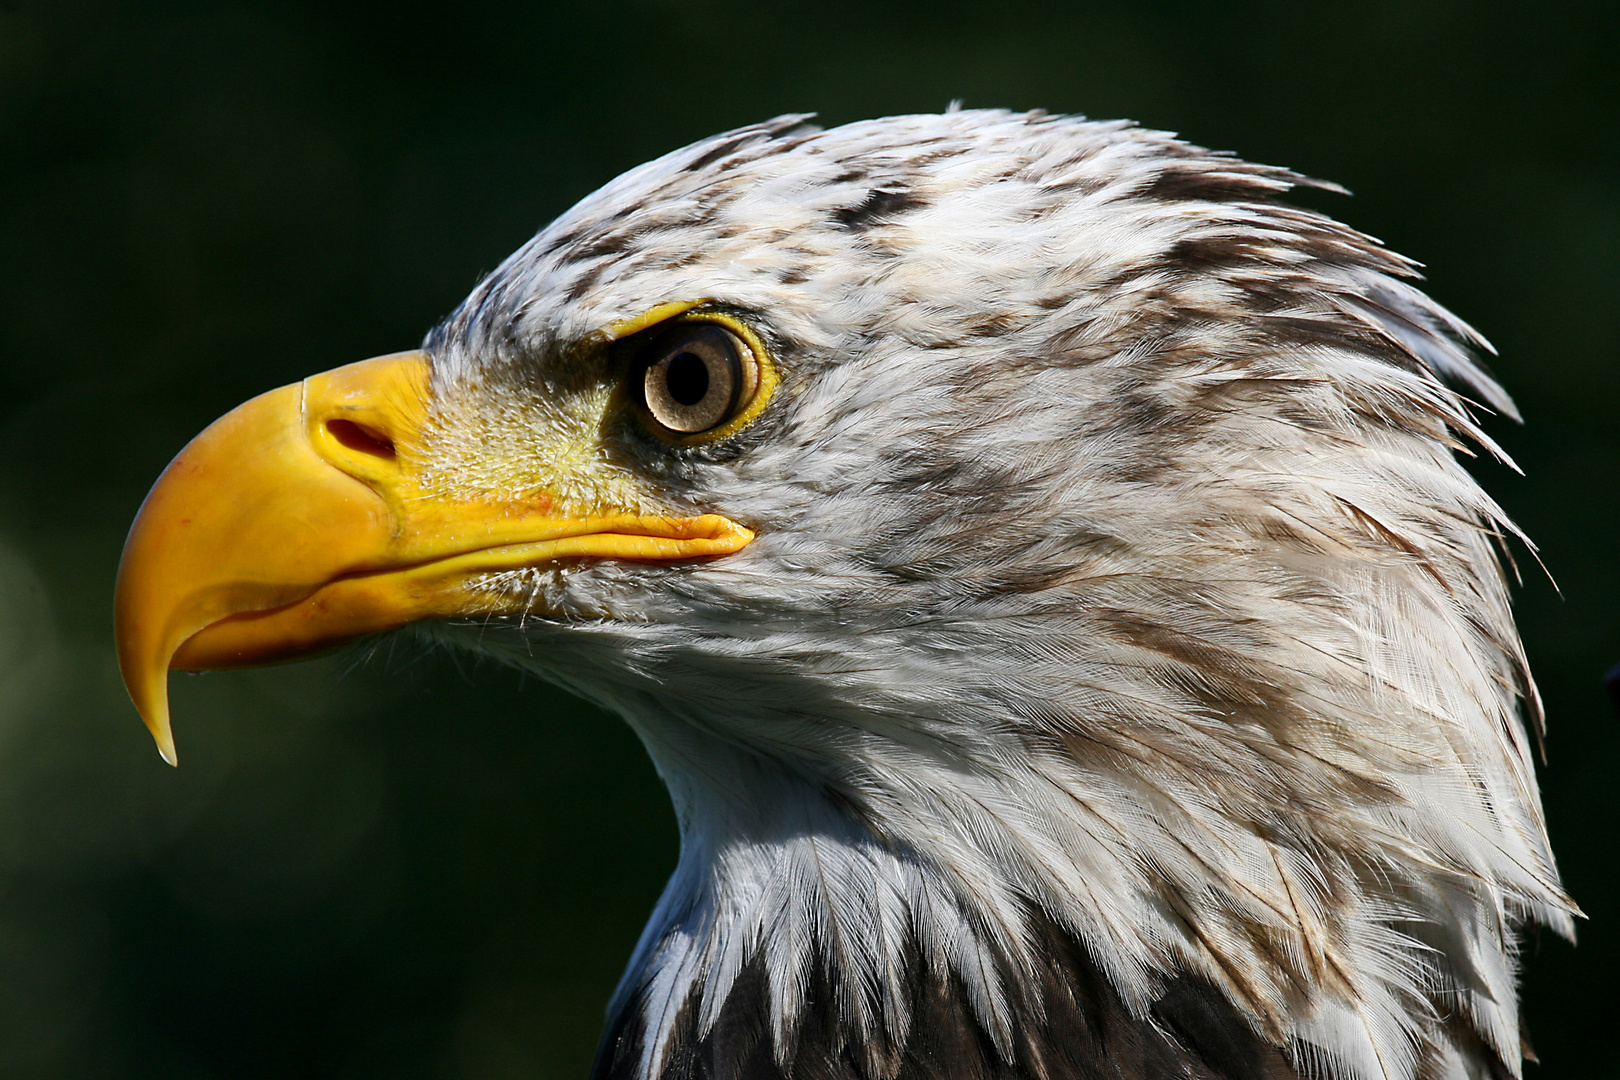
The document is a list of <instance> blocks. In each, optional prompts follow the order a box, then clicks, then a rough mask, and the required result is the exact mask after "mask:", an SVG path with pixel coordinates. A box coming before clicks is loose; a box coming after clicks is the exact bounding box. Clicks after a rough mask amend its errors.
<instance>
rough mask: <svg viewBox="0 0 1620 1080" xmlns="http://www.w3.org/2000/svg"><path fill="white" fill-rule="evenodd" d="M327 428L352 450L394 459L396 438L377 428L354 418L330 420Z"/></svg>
mask: <svg viewBox="0 0 1620 1080" xmlns="http://www.w3.org/2000/svg"><path fill="white" fill-rule="evenodd" d="M326 430H327V432H328V433H329V434H330V435H331V436H332V438H334V439H336V440H337V441H338V442H339V443H341V444H343V445H344V446H346V447H348V448H349V449H350V450H353V451H356V452H357V453H361V454H370V455H371V456H372V457H377V458H383V459H384V460H387V461H392V460H394V457H395V456H396V451H395V450H394V440H393V439H390V438H389V437H388V436H387V435H384V434H383V433H382V432H380V431H378V430H377V429H376V428H373V427H367V426H366V425H365V424H357V423H355V422H354V421H353V420H328V421H327V422H326Z"/></svg>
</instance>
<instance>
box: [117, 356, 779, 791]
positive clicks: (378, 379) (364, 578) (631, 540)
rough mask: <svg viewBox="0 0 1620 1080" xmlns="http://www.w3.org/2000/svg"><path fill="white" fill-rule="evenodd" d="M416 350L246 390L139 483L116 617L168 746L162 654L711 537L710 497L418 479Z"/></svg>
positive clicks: (250, 655) (344, 619) (262, 659)
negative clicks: (431, 488) (651, 497)
mask: <svg viewBox="0 0 1620 1080" xmlns="http://www.w3.org/2000/svg"><path fill="white" fill-rule="evenodd" d="M427 387H428V366H427V361H426V359H425V358H424V357H423V356H422V355H421V354H419V353H401V354H399V355H396V356H384V357H378V358H377V359H374V360H366V361H363V362H361V363H358V364H351V365H349V366H347V367H342V368H338V369H336V370H334V371H328V372H326V373H324V374H321V375H314V376H311V377H310V378H308V379H305V380H304V381H303V382H302V383H298V384H296V385H293V386H284V387H282V388H281V389H279V390H272V391H270V392H269V393H267V394H263V395H261V396H260V397H257V398H254V399H253V400H252V401H249V402H247V403H246V404H245V405H242V406H239V407H238V408H236V409H234V410H233V411H231V412H229V413H227V414H226V415H225V416H223V417H221V418H220V419H219V420H216V421H215V422H214V423H213V424H212V425H210V426H209V427H208V428H207V430H205V431H204V432H203V433H202V434H201V435H198V436H197V437H196V438H195V439H193V440H192V441H191V443H190V445H188V446H187V447H186V448H185V449H184V450H182V451H181V452H180V454H179V456H177V457H176V458H175V459H174V461H172V462H171V463H170V464H169V467H168V468H167V469H166V470H164V472H163V475H162V476H161V477H159V478H158V482H157V483H156V484H155V485H154V486H153V488H152V491H151V493H150V494H148V495H147V497H146V502H145V503H144V504H142V506H141V510H140V513H139V514H138V515H137V516H136V518H135V524H134V525H133V526H132V527H131V528H130V532H129V539H128V540H127V541H126V542H125V544H124V555H123V559H122V560H121V561H120V563H119V567H118V590H117V598H116V601H115V615H114V624H115V632H116V636H117V641H118V665H119V667H120V669H122V671H123V675H124V685H125V686H126V687H128V689H129V694H130V697H131V698H133V699H134V702H135V707H136V708H137V709H139V710H140V713H141V717H142V718H143V719H144V720H145V721H146V726H147V727H148V728H149V729H150V730H151V732H152V736H153V738H155V739H156V740H157V744H158V751H159V752H160V753H161V754H162V755H163V757H164V759H165V760H167V761H168V762H169V763H170V764H174V763H175V761H176V758H175V751H174V736H173V733H172V732H171V730H170V726H169V704H168V672H169V669H170V668H178V669H180V670H183V671H201V670H207V669H213V668H229V667H242V666H247V665H250V664H262V663H267V662H270V661H274V660H285V659H292V658H295V657H298V656H304V655H307V654H310V653H314V652H318V651H320V650H322V649H327V648H330V647H332V646H335V645H338V644H341V643H342V642H345V641H350V640H353V639H354V638H357V637H362V636H364V635H367V634H375V633H380V632H382V631H385V630H392V629H394V628H396V627H399V626H403V625H405V624H406V623H410V622H416V621H418V620H421V619H428V618H435V617H447V616H457V615H474V614H480V615H481V614H491V613H501V612H505V611H509V610H517V607H516V605H517V604H518V601H515V600H512V599H503V598H502V597H501V596H499V595H496V594H492V593H489V592H483V591H480V590H479V589H477V588H476V587H475V582H476V579H478V578H479V577H481V576H483V575H486V574H491V573H496V572H499V571H502V570H514V569H519V568H522V567H529V566H536V565H540V564H543V563H546V562H548V561H550V560H554V559H560V558H576V557H587V558H616V559H638V560H659V561H663V560H674V559H690V558H698V557H703V556H713V555H725V554H730V553H731V552H734V551H737V550H739V549H741V548H742V547H743V546H744V545H746V544H747V543H748V542H749V541H750V540H752V539H753V538H754V534H753V533H752V532H750V531H749V530H748V529H745V528H743V527H742V526H741V525H738V524H737V523H735V522H733V521H731V520H729V519H727V518H724V517H720V516H718V515H713V514H706V515H703V516H700V517H693V518H664V517H647V516H639V515H634V514H625V513H618V512H604V513H602V514H593V513H589V512H587V513H585V514H568V515H559V514H557V513H555V512H554V507H553V501H552V499H551V498H550V496H548V495H546V494H540V495H537V496H533V497H529V498H525V499H523V500H521V501H516V502H499V501H493V500H478V499H474V500H467V501H459V500H451V499H446V498H442V497H437V496H433V495H429V494H426V493H424V491H423V490H422V489H421V488H420V487H419V485H418V481H419V477H418V475H417V474H416V472H415V469H414V466H413V461H412V458H411V454H410V453H409V450H410V448H413V447H417V446H420V445H422V441H423V440H422V436H423V428H424V425H425V423H426V418H427V415H428V409H427Z"/></svg>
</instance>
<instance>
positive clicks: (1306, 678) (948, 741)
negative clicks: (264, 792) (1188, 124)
mask: <svg viewBox="0 0 1620 1080" xmlns="http://www.w3.org/2000/svg"><path fill="white" fill-rule="evenodd" d="M1311 183H1313V182H1312V181H1309V180H1307V179H1305V178H1303V177H1301V176H1299V175H1297V174H1295V173H1293V172H1290V171H1288V170H1286V169H1279V168H1272V167H1266V166H1261V165H1255V164H1251V163H1248V162H1245V161H1242V160H1239V159H1238V158H1235V157H1231V156H1228V155H1224V154H1218V153H1212V152H1210V151H1207V150H1204V149H1201V148H1199V147H1196V146H1192V145H1189V144H1188V143H1185V142H1182V141H1179V140H1178V139H1176V138H1174V137H1172V136H1170V135H1168V134H1165V133H1162V132H1155V131H1149V130H1144V129H1141V128H1138V127H1134V126H1132V125H1129V124H1125V123H1094V122H1087V121H1084V120H1080V119H1076V118H1070V117H1061V116H1050V115H1046V114H1042V113H1030V114H1022V115H1015V114H1012V113H1007V112H999V111H953V112H948V113H946V114H943V115H937V116H909V117H895V118H890V119H885V120H876V121H871V122H867V123H858V124H851V125H848V126H845V127H839V128H835V129H832V130H827V131H823V130H820V129H818V128H815V127H812V126H809V125H807V124H806V123H805V122H804V118H803V117H786V118H782V119H778V120H775V121H771V122H769V123H765V124H760V125H756V126H753V127H747V128H743V129H740V130H737V131H733V132H730V133H727V134H724V135H720V136H717V137H715V138H712V139H708V140H705V141H703V142H700V143H697V144H695V145H693V146H690V147H687V148H685V149H682V150H678V151H676V152H674V153H671V154H668V155H666V156H665V157H662V158H660V159H658V160H656V161H653V162H651V163H649V164H647V165H644V166H641V167H640V168H637V169H634V170H632V171H631V172H629V173H626V174H625V175H624V176H622V177H620V178H619V179H617V180H615V181H613V182H612V183H610V184H608V185H607V186H606V187H604V188H603V189H601V190H600V191H598V192H596V193H595V194H593V195H591V196H589V197H588V198H586V199H585V200H584V201H583V202H581V203H579V204H578V205H577V206H575V207H574V208H573V209H572V210H570V211H568V212H567V213H565V214H564V215H563V216H562V217H561V218H559V219H558V220H557V221H555V222H554V223H552V224H551V225H550V226H548V227H547V228H545V229H544V230H542V231H541V232H540V233H539V234H538V235H537V236H536V237H535V238H534V239H533V240H531V241H530V242H529V243H528V244H526V245H525V246H524V247H522V248H521V249H520V250H518V251H517V252H516V253H515V254H514V255H512V256H511V258H509V259H508V260H506V262H505V263H504V264H503V265H501V266H500V268H499V269H497V270H496V271H495V272H494V273H493V274H491V275H490V276H489V278H488V279H487V280H485V281H484V282H483V283H482V284H481V285H479V286H478V287H477V289H475V290H474V292H473V293H472V295H471V296H470V297H468V299H467V300H466V301H465V302H464V303H463V304H462V305H461V306H460V308H458V309H457V310H456V311H455V312H454V313H453V314H452V315H451V316H450V317H449V318H448V319H447V320H446V321H445V322H444V323H443V324H442V325H440V326H439V327H438V328H437V329H435V330H433V331H432V332H431V333H430V334H429V335H428V337H427V340H426V342H425V343H424V345H423V347H422V348H421V350H420V351H418V352H414V353H408V354H400V355H396V356H391V357H383V358H379V359H376V360H371V361H366V362H364V363H361V364H356V365H352V366H350V367H346V368H341V369H338V370H336V371H333V372H328V373H326V374H323V375H317V376H313V377H311V378H309V379H306V380H305V381H304V382H303V383H301V384H298V385H295V386H290V387H284V388H282V389H280V390H275V391H271V392H270V393H268V394H266V395H265V396H263V397H261V398H258V399H255V400H254V401H252V402H249V403H248V404H247V405H244V406H242V407H241V408H239V409H237V410H236V411H234V412H232V413H230V414H229V415H227V416H226V417H224V418H222V419H221V420H220V421H218V422H217V423H216V424H215V425H213V426H212V427H210V428H209V429H208V430H207V431H205V432H204V433H203V434H202V435H200V436H198V438H197V439H196V440H195V441H194V442H193V443H192V444H191V445H190V446H188V447H187V448H186V449H185V450H183V451H182V452H181V453H180V455H179V456H178V457H177V458H176V459H175V461H174V463H173V464H171V465H170V466H169V469H168V471H167V472H166V473H165V474H164V476H163V478H162V479H160V480H159V482H158V484H157V486H156V487H155V488H154V489H153V491H152V494H151V495H150V496H149V498H148V500H147V503H146V504H145V506H144V507H143V509H142V511H141V514H140V517H139V519H138V520H137V522H136V524H135V527H134V529H133V531H132V533H131V536H130V540H129V543H128V546H127V548H126V551H125V556H124V562H123V565H122V568H121V572H120V581H119V587H118V599H117V605H118V606H117V615H118V641H119V653H120V661H121V663H122V665H123V667H124V671H125V677H126V680H127V682H128V685H129V687H130V690H131V693H132V695H133V697H134V699H135V701H136V704H137V705H138V706H139V707H140V709H141V711H142V713H143V714H144V715H145V717H146V719H147V722H148V724H149V725H150V726H151V727H152V730H153V732H154V734H155V735H156V736H157V738H158V742H159V745H160V748H161V749H162V750H163V752H164V754H165V756H166V757H168V758H169V759H170V760H171V761H172V760H173V758H174V748H173V740H172V737H171V735H170V729H169V721H168V712H167V705H166V691H165V689H164V687H165V680H166V674H167V671H168V670H169V669H170V668H171V667H175V668H184V669H200V668H214V667H229V666H235V665H240V664H247V663H257V662H261V661H265V660H270V659H279V658H284V657H288V656H293V655H297V654H300V653H304V652H310V651H315V650H319V649H323V648H327V647H330V646H332V645H334V644H337V643H340V642H343V641H347V640H350V639H353V638H355V637H357V636H361V635H368V634H374V633H379V632H383V631H387V630H391V629H394V628H397V627H400V626H403V625H405V624H408V623H409V624H420V625H421V626H423V627H424V628H426V629H427V631H428V632H429V633H430V634H431V635H433V636H434V637H436V638H439V639H442V640H445V641H451V642H460V643H462V644H464V645H466V646H468V647H472V648H477V649H481V650H484V651H486V652H492V653H495V654H498V655H499V656H501V657H502V658H504V659H505V660H507V661H510V662H511V663H513V664H517V665H520V666H522V667H524V668H526V669H529V670H532V671H535V672H538V673H539V674H541V675H543V676H545V677H546V678H548V679H551V680H554V681H555V682H557V683H559V684H561V685H563V686H565V687H566V688H568V689H569V690H571V691H573V692H574V693H576V694H578V695H580V696H582V697H584V698H587V699H589V700H591V701H594V702H596V703H598V704H600V705H602V706H604V707H606V708H608V709H610V710H612V711H614V712H617V713H619V714H620V715H622V716H623V717H624V718H625V719H626V720H627V721H628V722H629V723H630V724H631V725H632V727H633V728H634V729H635V731H636V732H637V733H638V735H639V736H640V737H641V739H642V741H643V742H644V743H645V745H646V747H647V749H648V752H649V753H650V754H651V756H652V759H653V761H654V762H655V764H656V765H657V768H658V770H659V772H660V774H661V775H662V777H663V779H664V780H665V782H666V783H667V785H668V787H669V790H670V794H671V796H672V798H673V800H674V803H675V807H676V811H677V816H678V819H679V822H680V829H681V855H680V861H679V864H678V867H677V869H676V870H675V873H674V876H673V877H672V879H671V881H670V883H669V886H668V888H667V890H666V891H665V893H664V896H663V898H662V900H661V901H660V902H659V905H658V907H657V909H656V911H655V913H654V914H653V917H652V920H651V922H650V923H649V925H648V927H647V930H646V932H645V934H644V936H643V938H642V940H641V942H640V944H639V946H638V947H637V949H636V952H635V954H634V956H633V958H632V960H631V962H630V965H629V968H628V971H627V972H626V974H625V976H624V980H623V982H622V984H621V986H620V989H619V991H618V994H617V996H616V998H615V1000H614V1002H613V1003H612V1005H611V1007H610V1010H609V1025H608V1029H607V1034H606V1036H605V1037H604V1040H603V1044H602V1049H601V1052H600V1054H599V1058H598V1064H597V1075H598V1076H599V1077H601V1078H603V1080H619V1078H626V1080H628V1078H637V1080H652V1078H657V1077H668V1078H682V1080H685V1078H712V1080H734V1078H743V1077H747V1078H775V1077H780V1078H786V1077H801V1076H802V1077H826V1078H850V1080H855V1078H859V1080H920V1078H924V1077H927V1078H958V1077H961V1078H967V1077H997V1078H1009V1080H1010V1078H1014V1077H1018V1078H1043V1080H1046V1078H1049V1080H1058V1078H1064V1077H1084V1078H1093V1077H1095V1078H1102V1077H1113V1078H1137V1077H1142V1078H1147V1077H1153V1078H1160V1077H1188V1078H1192V1077H1200V1078H1205V1077H1208V1078H1215V1077H1220V1078H1227V1080H1240V1078H1243V1080H1246V1078H1251V1077H1273V1078H1285V1077H1296V1076H1312V1077H1322V1078H1334V1080H1341V1078H1342V1080H1440V1078H1453V1077H1456V1078H1463V1077H1467V1078H1484V1077H1497V1078H1500V1077H1505V1076H1506V1077H1511V1076H1517V1075H1518V1071H1519V1060H1520V1054H1521V1051H1520V1046H1521V1041H1520V1033H1519V1021H1518V1010H1517V1004H1516V988H1515V953H1516V946H1515V934H1516V932H1517V931H1518V929H1519V928H1520V927H1522V926H1524V925H1525V924H1527V923H1540V924H1545V925H1548V926H1551V927H1553V928H1554V929H1556V930H1558V931H1559V932H1563V933H1567V932H1568V931H1569V927H1570V919H1571V915H1572V913H1573V911H1574V908H1573V905H1572V904H1571V902H1570V901H1569V900H1568V898H1567V897H1566V896H1565V895H1564V893H1563V891H1562V890H1561V888H1560V886H1559V883H1558V878H1557V873H1556V871H1555V869H1554V866H1553V860H1552V855H1551V852H1550V850H1549V848H1548V844H1547V840H1546V836H1545V831H1544V828H1543V823H1542V817H1541V810H1540V805H1539V796H1538V794H1537V789H1536V780H1535V775H1534V771H1533V767H1532V763H1531V755H1530V748H1529V745H1528V736H1527V724H1526V721H1525V719H1523V718H1522V717H1521V713H1524V714H1527V715H1528V718H1529V726H1531V727H1538V726H1539V716H1538V713H1537V705H1536V695H1535V690H1534V688H1533V684H1532V682H1531V679H1530V675H1529V673H1528V671H1527V670H1526V665H1525V660H1524V654H1523V651H1522V649H1521V647H1520V643H1519V640H1518V636H1517V633H1516V631H1515V629H1514V625H1513V621H1512V617H1511V614H1510V611H1509V606H1508V595H1507V589H1506V586H1505V583H1504V579H1503V574H1502V570H1501V566H1500V563H1499V559H1498V554H1497V550H1496V545H1497V544H1498V542H1499V541H1501V540H1502V538H1503V537H1504V536H1505V535H1510V534H1512V533H1513V531H1514V530H1513V526H1512V525H1511V524H1510V523H1509V522H1508V521H1507V520H1506V519H1505V517H1504V516H1503V514H1502V511H1501V510H1500V509H1499V508H1498V507H1497V506H1496V504H1495V503H1494V502H1492V501H1491V499H1490V498H1489V497H1488V496H1487V495H1486V494H1485V493H1484V492H1483V491H1482V490H1481V489H1480V487H1479V486H1478V485H1477V484H1476V483H1475V481H1474V480H1473V479H1472V478H1471V477H1470V476H1469V474H1468V473H1467V472H1466V471H1464V469H1463V468H1462V467H1461V465H1460V464H1459V463H1458V461H1457V460H1456V457H1455V452H1456V451H1458V450H1461V449H1463V448H1464V447H1465V446H1466V445H1468V444H1475V445H1478V446H1483V447H1484V448H1486V449H1487V450H1488V451H1490V452H1491V453H1493V454H1496V455H1497V456H1498V457H1501V456H1502V455H1501V452H1500V451H1499V450H1497V449H1496V448H1495V447H1494V446H1493V445H1492V443H1491V442H1490V441H1489V439H1488V438H1487V437H1486V436H1485V435H1484V434H1483V433H1482V431H1481V430H1480V428H1479V427H1478V425H1477V423H1476V420H1475V417H1474V415H1473V411H1472V408H1473V402H1472V401H1470V400H1469V398H1465V397H1464V396H1463V394H1464V393H1467V394H1469V395H1471V397H1472V398H1473V399H1475V400H1477V401H1479V402H1482V403H1484V404H1486V405H1489V406H1492V407H1494V408H1495V409H1497V410H1499V411H1503V412H1508V413H1510V414H1511V412H1512V405H1511V403H1510V402H1509V400H1508V398H1507V397H1506V396H1505V395H1504V394H1503V392H1502V391H1501V390H1500V388H1499V387H1498V386H1497V385H1496V383H1495V382H1493V381H1492V380H1491V378H1490V377H1489V376H1488V375H1486V374H1485V373H1484V372H1483V371H1482V370H1481V368H1480V367H1479V366H1477V364H1476V363H1475V360H1474V359H1473V352H1474V351H1476V350H1477V349H1479V348H1483V347H1485V343H1484V342H1483V341H1482V340H1481V339H1480V338H1479V337H1478V336H1477V335H1476V334H1475V333H1474V332H1473V331H1472V330H1470V329H1469V328H1468V327H1467V326H1466V325H1465V324H1463V323H1462V322H1460V321H1459V320H1458V319H1457V318H1455V317H1454V316H1452V315H1451V314H1450V313H1449V312H1447V311H1446V310H1444V309H1443V308H1441V307H1440V306H1439V305H1438V304H1436V303H1435V302H1434V301H1432V300H1430V299H1429V298H1428V297H1427V296H1425V295H1424V294H1423V293H1422V292H1420V291H1418V290H1417V289H1416V288H1414V287H1413V285H1412V284H1411V283H1410V281H1411V279H1412V277H1413V276H1414V274H1413V264H1411V263H1410V262H1408V261H1406V260H1404V259H1402V258H1401V257H1400V256H1398V255H1395V254H1392V253H1391V252H1389V251H1387V250H1385V249H1384V248H1383V247H1381V246H1380V245H1379V244H1378V243H1377V242H1376V241H1374V240H1372V239H1371V238H1369V237H1367V236H1365V235H1362V234H1361V233H1358V232H1356V231H1355V230H1353V229H1350V228H1348V227H1346V226H1344V225H1341V224H1339V223H1338V222H1336V221H1334V220H1332V219H1330V218H1328V217H1325V216H1323V215H1321V214H1319V213H1316V212H1313V211H1309V210H1303V209H1299V208H1296V207H1293V206H1290V205H1288V204H1286V203H1284V202H1282V201H1280V200H1279V198H1278V197H1279V196H1280V195H1281V194H1283V193H1284V192H1286V191H1287V190H1288V189H1289V188H1291V187H1294V186H1297V185H1301V184H1311ZM1318 186H1323V185H1318ZM1454 387H1457V388H1454Z"/></svg>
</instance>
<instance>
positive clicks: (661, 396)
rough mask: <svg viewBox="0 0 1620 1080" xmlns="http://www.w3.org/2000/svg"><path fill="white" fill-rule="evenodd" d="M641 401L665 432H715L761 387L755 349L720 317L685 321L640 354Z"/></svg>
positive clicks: (686, 434)
mask: <svg viewBox="0 0 1620 1080" xmlns="http://www.w3.org/2000/svg"><path fill="white" fill-rule="evenodd" d="M639 382H640V389H641V402H642V405H643V406H644V407H645V408H646V413H647V416H648V418H649V419H650V420H651V421H652V423H653V424H654V425H656V426H657V427H659V428H662V429H663V433H664V434H666V435H673V436H675V437H677V438H684V437H686V436H690V435H701V434H703V433H704V432H708V431H713V430H714V429H715V428H718V427H720V426H721V425H723V424H725V423H726V422H727V421H729V420H732V419H734V418H735V417H737V416H738V414H739V413H741V412H742V411H744V410H745V409H747V407H748V405H749V404H750V402H751V401H752V400H753V398H754V395H755V394H756V392H757V391H758V389H759V382H760V378H759V361H758V359H757V358H756V357H755V355H754V351H753V349H751V348H749V346H748V344H747V343H746V342H744V341H743V340H742V339H741V338H739V337H738V336H737V335H736V334H734V333H732V332H731V331H730V330H728V329H727V328H726V327H724V326H722V325H720V324H719V323H715V322H708V321H702V322H698V321H694V322H681V323H677V324H675V325H674V326H672V327H670V328H669V329H667V330H664V331H662V332H661V333H658V334H656V335H654V336H653V338H652V339H651V340H650V341H649V342H648V343H647V345H646V347H645V349H644V350H643V351H642V353H641V378H640V380H639Z"/></svg>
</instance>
